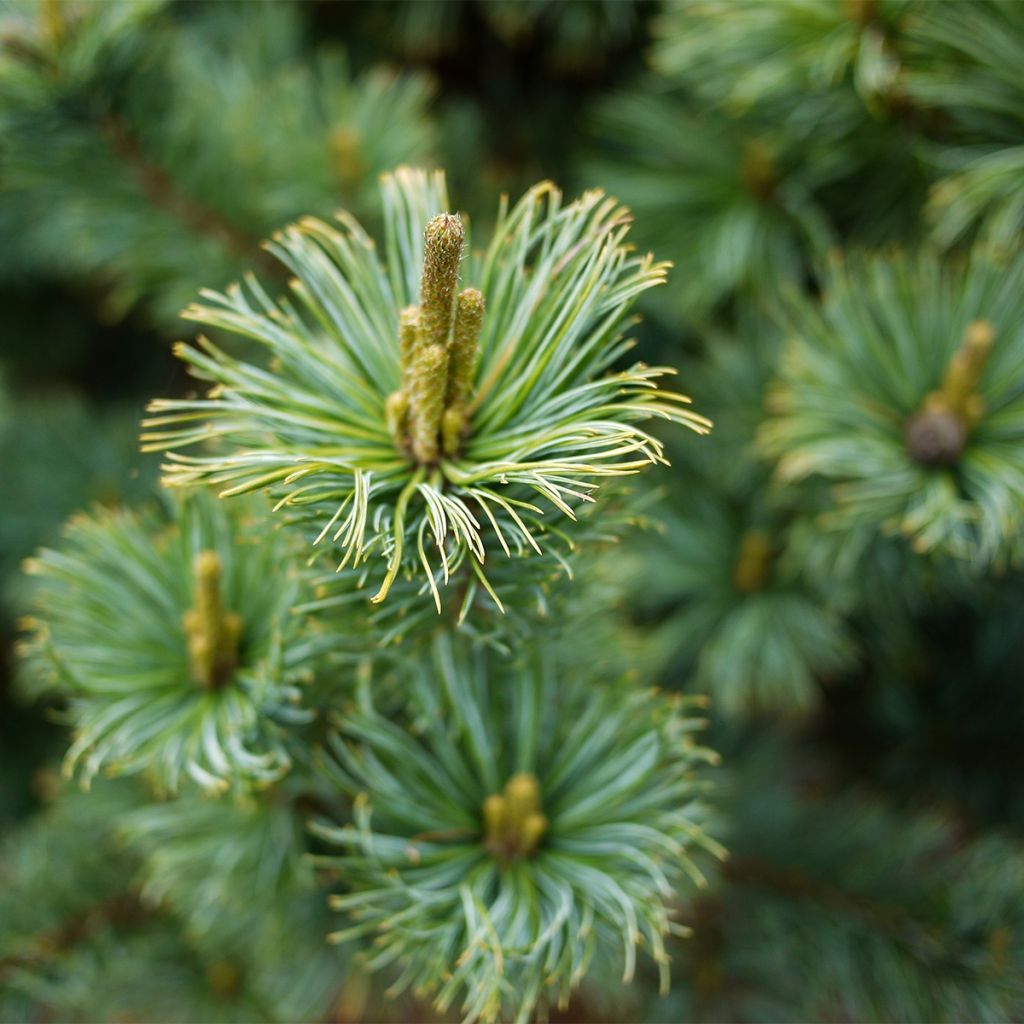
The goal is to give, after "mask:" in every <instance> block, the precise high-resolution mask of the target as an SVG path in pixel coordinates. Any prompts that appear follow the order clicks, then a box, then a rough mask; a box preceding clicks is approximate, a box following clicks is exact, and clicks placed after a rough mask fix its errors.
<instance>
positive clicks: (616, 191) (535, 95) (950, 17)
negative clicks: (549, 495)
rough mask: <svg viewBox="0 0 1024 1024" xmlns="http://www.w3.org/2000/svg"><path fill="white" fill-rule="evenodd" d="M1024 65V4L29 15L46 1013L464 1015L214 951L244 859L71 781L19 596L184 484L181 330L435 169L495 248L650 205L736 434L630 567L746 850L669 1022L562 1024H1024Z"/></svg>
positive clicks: (15, 102)
mask: <svg viewBox="0 0 1024 1024" xmlns="http://www.w3.org/2000/svg"><path fill="white" fill-rule="evenodd" d="M1022 68H1024V4H1022V3H1019V2H1017V0H678V2H667V3H661V2H655V0H637V2H632V0H415V2H409V0H375V2H352V3H330V2H307V3H286V2H262V3H260V2H253V3H243V2H231V3H222V2H212V0H211V2H198V0H197V2H192V0H180V2H175V3H161V2H158V0H124V2H115V0H108V2H87V0H40V2H21V0H0V234H2V238H3V240H4V244H3V246H2V248H0V309H2V311H3V315H2V319H0V470H2V475H0V479H2V491H0V493H2V498H0V507H2V512H0V616H2V618H0V636H2V644H3V665H2V669H0V830H2V831H3V833H4V835H5V839H4V842H5V844H6V845H5V847H4V850H5V852H0V1015H2V1016H3V1019H10V1020H25V1019H32V1020H51V1019H61V1020H100V1019H102V1020H125V1019H145V1020H161V1021H163V1020H184V1021H187V1020H228V1019H239V1020H252V1019H257V1018H258V1019H265V1020H287V1019H296V1017H302V1019H331V1020H337V1021H347V1020H379V1019H413V1015H427V1016H429V1011H428V1010H426V1009H425V1008H423V1007H421V1006H418V1005H414V1004H413V1003H410V1002H402V1003H399V1004H397V1005H395V1004H388V1003H387V1001H386V1000H382V998H381V995H380V993H379V992H377V991H376V989H375V988H373V987H372V986H371V985H370V984H369V983H368V982H367V981H366V979H365V978H363V977H362V976H361V975H360V974H359V973H358V972H356V973H353V974H351V975H346V971H345V965H344V962H343V961H342V960H327V959H325V958H326V957H327V953H326V952H324V951H323V950H321V949H320V947H319V945H318V944H317V943H316V942H315V941H313V940H314V939H315V937H316V936H317V935H318V934H322V932H323V931H324V930H326V926H324V927H321V922H319V921H318V920H307V919H305V918H304V917H303V914H307V910H308V908H307V907H306V906H305V905H302V906H301V907H300V909H298V910H296V911H295V913H294V914H293V917H294V918H295V919H294V920H292V919H281V920H280V921H279V922H278V923H277V931H276V932H275V933H274V934H273V935H272V936H268V935H267V934H263V933H261V934H260V935H259V937H258V941H257V939H256V938H254V937H253V934H249V933H246V929H245V928H244V927H240V928H239V929H237V931H236V933H234V934H233V935H231V936H227V937H225V935H223V934H221V933H219V932H217V931H216V930H215V929H211V928H209V927H207V923H205V922H197V921H196V920H195V915H196V913H197V908H196V907H195V906H194V905H193V903H194V901H193V900H190V899H189V898H187V897H185V896H183V895H182V892H183V891H189V892H193V893H194V892H195V891H196V887H197V886H198V885H199V884H200V880H201V878H202V870H201V866H202V865H203V864H206V863H207V861H206V860H203V858H204V857H206V858H208V859H209V858H212V859H210V860H209V863H213V862H214V861H215V860H216V857H215V854H214V853H211V852H210V851H208V850H204V849H203V848H202V847H201V844H199V843H198V841H197V849H196V850H195V851H193V853H192V855H191V856H192V858H193V859H192V861H191V874H190V873H189V872H182V871H180V870H177V871H175V870H172V868H171V867H168V865H167V863H166V859H167V858H166V857H165V860H164V861H160V860H159V857H158V856H157V855H158V854H159V853H160V851H161V850H162V845H161V829H167V828H172V825H173V823H168V822H167V821H158V820H156V818H155V817H154V816H153V815H150V817H149V818H147V817H146V816H145V815H144V814H140V813H139V812H138V811H137V810H136V811H135V813H134V815H133V814H132V808H134V807H135V803H134V802H133V798H132V794H131V792H130V787H129V786H127V785H125V786H121V784H117V785H112V786H110V787H99V789H100V791H101V792H102V795H94V796H90V797H88V798H85V797H82V796H81V795H79V794H77V793H74V792H69V791H68V789H69V787H66V786H65V784H64V783H62V782H60V781H59V779H58V774H57V772H58V770H59V761H60V756H61V753H62V751H63V747H64V745H65V740H64V736H63V731H62V729H61V728H60V727H59V722H60V719H61V707H60V705H59V703H58V704H56V705H54V704H53V702H50V703H47V702H45V701H43V700H39V699H34V698H33V695H32V686H31V681H29V683H28V684H27V685H22V684H19V685H17V686H16V685H15V682H14V680H15V669H14V654H13V651H14V645H15V637H16V634H17V617H18V615H19V611H20V609H21V608H22V606H23V592H24V587H25V584H24V582H23V578H22V576H21V573H20V571H19V567H20V564H21V562H22V560H23V559H24V558H26V557H27V556H29V555H30V554H31V553H32V552H33V550H35V549H36V548H37V547H38V546H39V545H41V544H44V543H47V542H50V541H52V540H53V539H54V538H55V537H56V536H57V534H58V532H59V529H60V526H61V524H62V522H63V521H64V520H65V519H66V518H67V516H68V515H69V514H71V513H72V512H73V511H75V510H76V509H79V508H83V507H87V506H89V505H91V504H93V503H102V504H104V505H113V504H117V503H129V504H134V503H139V502H141V501H144V500H145V499H147V498H148V497H150V496H151V495H152V494H153V493H154V488H155V475H156V472H155V470H156V467H155V461H156V460H154V459H153V458H143V457H142V456H140V455H139V454H138V451H137V441H136V437H137V424H138V419H139V416H140V413H141V410H142V407H143V405H144V403H145V401H146V400H147V399H148V398H149V397H150V396H151V395H153V394H183V393H185V392H186V391H187V390H188V388H189V384H188V382H187V380H186V378H185V377H184V374H183V373H182V371H181V370H180V369H179V367H178V366H177V365H175V363H174V361H173V360H172V358H171V356H170V342H171V341H173V340H174V339H176V338H177V337H179V336H184V337H188V336H190V333H191V332H190V330H189V327H188V325H186V324H184V323H183V322H182V321H180V320H178V319H177V314H178V312H179V311H180V309H181V308H182V307H183V306H184V305H185V304H186V303H187V302H188V301H190V300H191V298H192V297H193V296H194V294H195V293H196V291H197V289H198V288H199V287H202V286H208V287H215V288H220V287H223V286H225V285H227V284H228V283H230V282H231V281H232V280H234V279H236V278H237V277H238V276H239V275H240V274H241V273H242V272H244V271H245V270H246V269H248V268H251V267H256V268H257V269H259V270H260V272H261V273H265V274H266V275H268V279H269V280H270V281H274V280H275V278H274V275H276V274H279V271H278V270H277V269H275V268H273V267H272V266H271V265H268V263H267V261H266V257H265V255H264V254H263V252H262V250H261V249H260V241H261V240H262V239H264V238H266V237H267V236H268V235H269V234H270V233H272V232H273V231H274V230H276V229H277V228H279V227H281V226H283V225H285V224H286V223H288V222H289V221H290V220H292V219H295V218H297V217H299V216H302V215H304V214H315V215H319V216H330V215H331V213H332V212H333V211H334V210H336V209H340V208H346V209H350V210H352V211H354V212H355V213H356V214H357V215H358V216H359V217H360V219H361V220H362V221H363V222H364V223H366V224H368V225H369V226H370V227H371V229H374V228H376V225H377V223H378V221H379V214H380V211H379V208H378V206H377V204H378V202H379V200H378V198H377V189H376V183H377V178H378V176H379V174H380V173H382V172H384V171H387V170H389V169H391V168H393V167H395V166H398V165H400V164H413V165H423V166H437V167H444V168H446V169H447V171H448V174H449V183H450V193H451V195H452V196H453V199H454V201H455V202H456V203H457V204H458V206H459V208H460V209H461V210H463V211H465V212H466V213H467V214H468V216H469V218H470V220H471V222H472V223H473V224H474V226H476V225H480V226H481V228H483V227H485V226H486V225H487V223H488V221H489V219H490V218H492V217H493V215H494V209H495V198H496V196H497V195H498V194H499V193H501V192H508V193H510V194H511V195H512V196H513V197H515V196H518V194H519V193H520V192H521V191H522V190H523V189H524V188H526V187H527V186H529V185H530V184H532V183H534V182H535V181H537V180H541V179H544V178H551V179H553V180H555V181H557V182H558V183H559V184H560V185H561V186H563V187H564V188H565V189H566V190H567V192H570V193H574V192H575V191H578V190H582V189H584V188H589V187H594V186H599V187H601V188H604V189H606V190H607V191H609V192H610V193H612V194H613V195H615V196H616V197H617V198H619V199H621V200H622V201H623V202H625V203H626V204H627V205H628V206H630V207H631V209H632V210H633V212H634V215H635V218H636V224H635V230H634V234H633V236H632V237H634V238H635V240H636V242H637V244H639V245H642V246H645V247H646V246H649V247H650V248H652V249H653V250H654V251H655V252H656V254H657V255H658V256H659V257H662V258H669V259H671V260H672V261H673V262H674V264H675V269H674V271H673V272H672V274H671V275H670V280H669V284H668V285H667V286H666V287H664V288H661V289H657V290H656V292H655V293H654V294H653V295H652V296H651V297H650V298H649V299H645V305H644V308H643V312H644V314H645V316H644V321H643V322H642V323H641V324H640V325H639V326H638V328H637V337H638V339H639V342H640V346H641V351H642V354H643V356H644V358H646V359H648V360H649V361H651V362H659V363H660V362H664V363H667V364H668V365H671V366H675V367H677V368H678V369H679V371H680V381H681V384H680V387H681V390H683V391H685V392H686V393H688V394H691V395H692V396H694V399H695V405H696V408H698V409H699V410H700V411H701V412H703V413H706V414H707V415H709V416H710V417H711V418H712V419H713V420H714V421H715V423H716V429H715V431H714V433H713V434H712V436H711V437H710V438H708V439H706V440H703V441H698V440H695V439H693V438H691V437H686V438H674V437H666V440H667V441H668V443H669V444H670V447H671V448H672V449H673V463H674V468H673V470H672V472H671V474H670V477H671V478H670V479H669V482H668V483H667V484H666V486H665V488H664V493H663V494H662V495H661V496H660V501H659V504H658V505H657V506H656V507H655V509H654V510H652V516H651V518H652V520H660V521H661V525H660V526H658V527H652V528H651V529H650V530H648V531H645V532H639V533H637V534H635V535H634V536H632V537H631V538H630V540H629V542H628V543H627V544H625V545H624V546H622V547H621V548H617V549H615V551H614V555H605V556H604V557H605V560H606V562H605V570H604V571H605V573H606V575H608V576H610V577H612V579H613V582H614V587H615V588H617V592H618V594H619V596H618V612H617V615H616V617H615V627H614V628H615V629H616V630H617V631H618V637H619V645H620V648H621V650H623V651H628V652H629V657H630V658H631V659H632V670H633V671H634V672H635V673H636V675H637V676H638V677H639V678H641V679H643V680H646V681H649V682H650V683H652V684H658V685H661V686H663V687H666V688H668V689H682V690H685V691H687V692H690V693H705V694H708V695H709V696H710V698H711V707H712V737H711V744H712V745H713V746H715V747H716V748H717V749H719V750H720V751H721V752H722V754H723V758H724V764H725V768H724V769H723V770H722V772H721V773H720V776H721V780H722V781H721V782H720V786H719V798H718V804H719V816H720V819H721V820H720V826H719V831H718V836H719V838H720V839H722V840H723V841H724V842H725V844H726V845H727V846H728V847H729V849H730V850H731V851H732V857H731V859H730V860H729V861H728V863H727V864H726V865H725V867H724V868H723V869H722V870H720V871H718V872H716V873H715V874H714V875H713V881H712V885H711V887H710V889H709V890H708V891H707V892H706V893H704V894H702V895H701V896H700V898H699V899H695V900H693V901H692V902H691V903H690V904H688V905H687V906H686V907H685V908H683V917H684V920H686V921H687V922H688V923H689V924H691V925H692V926H693V928H694V935H693V937H691V938H689V939H685V940H680V941H679V942H677V943H676V945H675V947H674V948H673V950H672V956H673V960H674V968H673V970H674V984H673V989H672V993H671V995H669V996H668V997H667V998H664V999H662V998H659V997H658V996H657V994H656V990H657V986H656V983H655V981H654V979H651V978H640V979H638V981H637V983H636V984H634V985H633V986H632V988H631V989H629V990H627V991H626V994H625V995H623V994H622V993H618V992H616V993H614V994H612V993H609V992H606V991H603V990H600V989H594V988H590V989H584V991H583V992H582V993H581V995H580V996H579V998H578V1000H576V1001H574V1003H573V1004H571V1006H570V1008H569V1010H568V1011H566V1014H565V1019H570V1020H622V1019H635V1020H665V1021H668V1020H674V1021H682V1020H708V1021H712V1020H713V1021H728V1020H741V1021H776V1020H779V1021H782V1020H794V1019H799V1020H822V1021H826V1020H827V1021H831V1020H885V1021H888V1020H920V1019H927V1020H964V1019H969V1020H991V1021H1000V1020H1007V1019H1017V1018H1019V1017H1020V1016H1021V1015H1022V1014H1024V980H1022V979H1024V930H1022V929H1024V920H1022V916H1021V915H1022V908H1024V845H1022V842H1021V830H1022V828H1024V801H1022V800H1021V797H1020V792H1021V786H1020V781H1021V779H1022V777H1024V776H1022V771H1024V764H1022V753H1021V751H1022V749H1024V748H1022V743H1021V736H1022V730H1024V701H1022V692H1024V577H1022V575H1021V570H1020V559H1021V557H1022V552H1024V548H1022V542H1024V527H1022V523H1024V263H1022V258H1021V257H1020V255H1019V251H1020V244H1021V230H1022V226H1024V77H1022V75H1021V69H1022ZM482 234H483V231H481V235H482ZM979 325H980V326H979ZM972 339H973V340H972ZM567 642H571V641H567ZM90 801H93V802H92V803H90ZM96 801H102V802H101V803H97V802H96ZM195 813H196V814H200V813H201V812H200V811H198V810H197V811H196V812H195ZM245 827H252V828H264V827H265V828H268V829H271V828H274V827H276V826H274V825H273V823H272V822H267V823H264V822H262V821H261V822H257V823H253V822H246V823H245V824H244V825H242V824H240V825H239V830H240V831H241V830H242V829H243V828H245ZM126 877H137V878H141V879H144V880H148V886H149V888H148V890H147V891H148V892H150V893H152V892H154V891H156V892H158V894H159V895H158V897H156V898H154V899H150V900H148V901H142V902H140V901H139V900H138V899H136V898H134V897H125V896H124V893H123V892H122V888H121V883H122V882H123V880H124V878H126ZM154 879H155V881H154ZM310 914H311V915H313V916H314V917H315V912H313V911H309V912H308V914H307V916H309V915H310ZM299 932H301V933H302V934H303V937H302V938H301V939H296V938H295V937H294V936H295V935H296V934H297V933H299ZM211 936H212V937H211ZM285 948H287V949H301V950H302V951H303V953H302V956H303V957H304V958H305V959H304V962H306V963H308V964H309V965H310V966H309V978H308V979H307V981H306V982H305V983H304V985H303V986H300V987H302V988H303V992H302V996H301V998H300V997H299V996H297V995H296V992H295V988H296V986H295V985H294V984H291V985H290V983H289V982H288V981H287V980H286V979H284V978H282V977H280V975H282V974H283V973H287V972H285V971H283V968H282V964H281V963H280V960H281V950H282V949H285ZM306 950H310V952H309V953H308V957H307V956H306V952H305V951H306ZM321 961H323V962H321ZM275 972H276V973H275ZM325 979H326V980H325ZM415 1019H425V1018H424V1017H423V1016H416V1017H415Z"/></svg>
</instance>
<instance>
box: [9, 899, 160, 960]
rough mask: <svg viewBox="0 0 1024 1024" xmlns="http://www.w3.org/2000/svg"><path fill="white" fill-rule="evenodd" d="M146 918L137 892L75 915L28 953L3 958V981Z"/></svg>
mask: <svg viewBox="0 0 1024 1024" xmlns="http://www.w3.org/2000/svg"><path fill="white" fill-rule="evenodd" d="M146 916H147V912H146V910H145V908H144V907H143V905H142V902H141V900H140V899H139V894H138V893H137V892H136V891H134V890H130V891H128V892H124V893H120V894H119V895H117V896H112V897H110V898H109V899H107V900H103V901H102V902H100V903H95V904H93V905H92V906H91V907H86V908H85V909H84V910H80V911H79V912H78V913H75V914H71V915H70V916H69V917H67V918H66V919H65V920H64V921H63V922H62V923H61V924H60V925H58V926H57V927H56V928H53V929H51V930H50V931H47V932H42V933H40V934H39V935H35V936H33V937H32V938H30V939H29V940H28V941H27V943H26V946H27V947H28V948H27V949H26V951H25V952H21V953H12V954H11V955H10V956H6V957H2V958H0V980H2V979H3V977H4V975H5V974H6V973H7V972H8V971H10V970H13V969H16V968H18V967H26V966H28V965H30V964H33V963H38V962H40V961H45V960H50V959H53V958H54V957H56V956H59V955H60V954H61V953H64V952H66V951H67V950H69V949H72V948H73V947H74V946H78V945H80V944H81V943H83V942H86V941H88V940H89V939H90V938H92V937H93V936H94V935H95V934H96V933H97V932H99V931H101V930H102V929H103V928H104V927H107V926H109V925H113V926H115V927H116V926H125V925H132V924H135V923H136V922H137V921H139V920H141V919H142V918H144V917H146Z"/></svg>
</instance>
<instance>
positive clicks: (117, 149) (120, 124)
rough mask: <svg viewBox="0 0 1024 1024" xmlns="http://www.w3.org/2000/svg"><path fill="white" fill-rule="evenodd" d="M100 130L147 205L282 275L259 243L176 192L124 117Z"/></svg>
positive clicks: (112, 117) (107, 120) (107, 121)
mask: <svg viewBox="0 0 1024 1024" xmlns="http://www.w3.org/2000/svg"><path fill="white" fill-rule="evenodd" d="M99 129H100V133H101V135H102V136H103V138H104V139H105V140H106V142H107V144H108V145H109V146H110V150H111V152H112V153H113V154H114V155H115V156H116V157H117V159H118V160H120V161H121V163H123V164H124V165H125V166H126V167H127V168H128V169H129V170H130V171H131V172H132V173H133V174H134V175H135V177H136V178H137V179H138V181H139V183H140V184H141V185H142V191H143V194H144V195H145V196H146V198H147V199H148V200H149V201H150V203H152V204H153V205H154V206H156V207H158V208H159V209H162V210H166V211H167V212H168V213H170V214H171V215H172V216H173V217H175V218H176V219H177V220H178V221H179V222H180V223H181V224H182V225H183V226H184V227H185V229H186V230H187V231H189V232H190V233H191V234H194V235H200V236H206V237H208V238H213V239H215V240H217V241H218V242H220V244H221V245H223V246H224V247H225V248H227V249H228V250H229V251H230V252H231V253H232V254H233V255H234V256H236V257H238V258H239V259H243V260H246V261H248V262H250V263H252V264H253V265H254V266H259V267H260V269H261V270H263V271H265V272H269V273H272V274H273V275H274V276H277V277H279V276H281V268H280V267H279V266H278V264H277V263H276V262H275V261H273V260H271V259H270V258H269V257H268V256H267V255H266V253H265V252H264V251H263V249H262V248H261V246H260V240H259V239H258V238H256V237H254V236H252V235H250V234H249V233H248V232H246V231H244V230H243V229H241V228H239V227H238V226H237V225H235V224H233V223H232V222H231V221H230V220H228V219H227V218H226V217H225V216H223V215H222V214H221V213H219V212H218V211H217V210H215V209H213V208H212V207H209V206H206V205H204V204H202V203H200V202H198V201H197V200H195V199H193V198H192V197H191V196H188V195H186V194H185V193H184V192H183V191H182V190H181V189H179V188H178V187H177V185H176V184H175V182H174V179H173V178H172V177H171V175H170V174H169V173H168V172H167V170H166V169H165V168H163V167H161V166H160V164H158V163H156V162H155V161H153V160H151V159H149V157H147V156H146V154H145V153H144V152H143V150H142V146H141V144H140V143H139V140H138V139H137V138H136V136H135V135H134V134H133V132H132V131H131V129H130V128H129V126H128V125H127V124H126V123H125V121H124V119H123V118H121V117H119V116H117V115H110V116H107V117H105V118H103V119H102V120H101V121H100V123H99Z"/></svg>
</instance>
